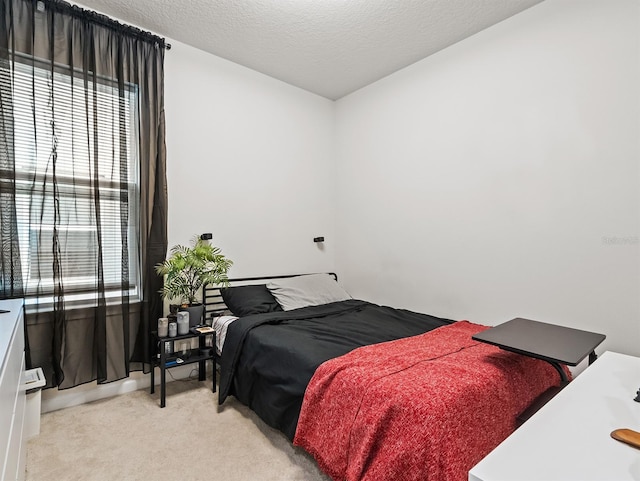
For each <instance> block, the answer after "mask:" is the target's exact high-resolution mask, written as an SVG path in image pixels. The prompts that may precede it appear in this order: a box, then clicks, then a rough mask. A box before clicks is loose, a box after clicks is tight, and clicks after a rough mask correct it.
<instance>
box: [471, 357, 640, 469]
mask: <svg viewBox="0 0 640 481" xmlns="http://www.w3.org/2000/svg"><path fill="white" fill-rule="evenodd" d="M638 388H640V358H637V357H633V356H627V355H624V354H618V353H615V352H605V353H604V354H603V355H602V356H600V358H599V359H598V360H597V361H596V362H595V363H594V364H593V365H591V366H589V367H588V368H587V369H586V370H585V371H584V372H583V373H582V374H580V375H579V376H577V377H576V379H575V380H573V381H572V382H570V383H569V385H568V386H567V387H565V388H564V389H563V390H562V391H560V393H558V395H557V396H556V397H554V398H553V399H552V400H551V401H549V402H548V403H547V404H546V405H545V406H544V407H542V409H540V411H538V412H537V413H536V414H534V415H533V416H532V417H531V418H530V419H529V420H528V421H527V422H525V423H524V424H523V425H522V426H521V427H520V428H519V429H517V430H516V431H515V432H514V433H513V434H512V435H511V436H509V437H508V438H507V439H506V440H504V441H503V442H502V444H500V445H499V446H498V447H497V448H496V449H494V450H493V451H492V452H491V453H489V455H488V456H487V457H485V458H484V459H483V460H482V461H480V463H478V464H477V465H476V466H475V467H474V468H473V469H472V470H471V471H470V472H469V481H560V480H562V481H626V480H634V481H638V480H640V450H638V449H636V448H634V447H632V446H628V445H626V444H623V443H621V442H619V441H616V440H614V439H612V438H611V437H610V433H611V431H613V430H614V429H619V428H627V429H633V430H634V431H640V403H639V402H635V401H634V400H633V398H634V397H635V396H636V391H637V390H638Z"/></svg>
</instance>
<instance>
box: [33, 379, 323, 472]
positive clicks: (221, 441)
mask: <svg viewBox="0 0 640 481" xmlns="http://www.w3.org/2000/svg"><path fill="white" fill-rule="evenodd" d="M210 379H211V378H210V377H208V380H207V381H206V382H198V381H196V380H186V381H175V382H171V383H169V384H167V406H166V407H165V408H164V409H161V408H160V407H159V406H160V404H159V389H156V393H155V394H153V395H151V394H149V391H148V390H141V391H135V392H132V393H129V394H123V395H120V396H116V397H113V398H110V399H105V400H101V401H95V402H92V403H89V404H84V405H81V406H76V407H72V408H68V409H63V410H60V411H55V412H51V413H47V414H43V415H42V418H41V427H40V434H39V435H38V436H37V437H35V438H34V439H32V440H30V441H29V442H28V444H27V476H26V479H27V481H49V480H55V481H66V480H69V481H71V480H78V481H80V480H82V481H93V480H95V481H101V480H109V481H129V480H145V481H149V480H158V481H160V480H166V481H197V480H207V481H212V480H221V481H245V480H259V481H329V479H330V478H329V477H327V476H326V475H324V474H323V473H322V472H321V471H320V470H319V469H318V467H317V465H316V464H315V462H314V461H313V459H312V458H311V457H310V456H309V455H308V454H307V453H306V452H304V451H303V450H301V449H299V448H296V447H294V446H293V445H292V444H291V443H290V442H289V441H288V439H287V438H286V437H285V436H284V435H283V434H281V433H280V432H278V431H276V430H274V429H271V428H270V427H268V426H266V425H265V424H264V423H263V422H262V421H261V420H259V419H258V418H257V416H256V415H255V414H254V413H253V412H251V411H250V410H249V409H247V408H246V407H244V406H242V405H240V403H238V402H237V401H236V400H235V398H229V399H228V400H227V401H226V403H225V406H223V407H221V408H218V398H217V395H216V394H213V393H212V392H211V381H210Z"/></svg>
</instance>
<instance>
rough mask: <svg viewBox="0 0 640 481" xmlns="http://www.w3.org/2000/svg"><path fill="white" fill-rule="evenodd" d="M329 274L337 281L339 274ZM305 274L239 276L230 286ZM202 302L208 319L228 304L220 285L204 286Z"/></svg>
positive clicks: (230, 280) (265, 281)
mask: <svg viewBox="0 0 640 481" xmlns="http://www.w3.org/2000/svg"><path fill="white" fill-rule="evenodd" d="M328 274H329V275H331V276H333V278H334V279H335V280H336V281H337V280H338V275H337V274H336V273H335V272H328ZM300 275H304V274H287V275H282V276H263V277H239V278H236V279H229V287H235V286H248V285H255V284H266V283H267V282H269V281H272V280H274V279H287V278H289V277H297V276H300ZM202 303H203V304H204V318H205V319H208V318H209V317H210V316H211V315H212V314H214V313H221V312H224V311H226V310H227V309H228V308H227V305H226V304H225V303H224V301H223V300H222V294H220V286H216V287H212V286H204V287H203V288H202Z"/></svg>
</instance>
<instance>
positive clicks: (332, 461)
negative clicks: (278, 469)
mask: <svg viewBox="0 0 640 481" xmlns="http://www.w3.org/2000/svg"><path fill="white" fill-rule="evenodd" d="M484 329H487V327H486V326H480V325H477V324H471V323H469V322H467V321H460V322H456V323H454V324H451V325H449V326H445V327H441V328H438V329H436V330H434V331H431V332H428V333H426V334H422V335H420V336H415V337H410V338H406V339H400V340H397V341H391V342H386V343H382V344H376V345H373V346H366V347H363V348H359V349H356V350H354V351H352V352H350V353H348V354H346V355H344V356H341V357H338V358H336V359H332V360H330V361H327V362H325V363H324V364H322V365H321V366H320V367H319V368H318V369H317V371H316V373H315V374H314V376H313V378H312V379H311V382H310V383H309V386H308V387H307V390H306V392H305V397H304V402H303V405H302V411H301V413H300V419H299V421H298V427H297V431H296V436H295V439H294V444H296V445H298V446H301V447H302V448H304V449H305V450H306V451H308V452H309V453H311V454H312V455H313V456H314V457H315V459H316V461H317V462H318V464H319V465H320V468H321V469H322V470H323V471H325V472H326V473H327V474H329V475H330V476H331V477H332V478H333V479H334V480H336V481H338V480H340V481H342V480H346V481H356V480H367V481H387V480H394V481H396V480H397V481H400V480H407V481H409V480H416V481H417V480H421V481H425V480H428V481H463V480H466V479H467V476H468V475H467V473H468V471H469V470H470V469H471V468H472V467H473V466H474V465H475V464H476V463H477V462H479V461H480V460H481V459H482V458H483V457H484V456H486V455H487V454H488V453H489V452H490V451H491V450H492V449H493V448H495V447H496V446H497V445H498V444H499V443H500V442H501V441H502V440H504V439H505V438H506V437H507V436H508V435H509V434H510V433H511V432H513V430H514V429H515V422H516V421H515V420H516V416H517V415H518V414H520V413H521V412H522V411H524V409H526V408H527V407H528V406H529V404H530V403H531V402H532V401H533V400H534V399H535V398H536V397H537V396H538V395H539V394H541V393H542V392H544V391H545V390H546V389H548V388H549V387H551V386H553V385H558V384H559V381H560V380H559V376H558V373H557V371H556V370H555V369H554V368H553V367H552V366H551V365H549V364H548V363H546V362H543V361H538V360H535V359H532V358H528V357H525V356H521V355H518V354H513V353H508V352H505V351H501V350H500V349H498V348H496V347H493V346H490V345H488V344H483V343H479V342H476V341H473V340H472V339H471V336H472V334H475V333H476V332H480V331H482V330H484Z"/></svg>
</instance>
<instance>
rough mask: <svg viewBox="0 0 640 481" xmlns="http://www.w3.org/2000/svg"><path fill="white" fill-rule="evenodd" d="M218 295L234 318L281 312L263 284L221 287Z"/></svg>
mask: <svg viewBox="0 0 640 481" xmlns="http://www.w3.org/2000/svg"><path fill="white" fill-rule="evenodd" d="M220 294H222V299H223V300H224V303H225V304H226V305H227V307H228V308H229V310H230V311H231V312H232V313H233V315H234V316H238V317H242V316H250V315H252V314H263V313H265V312H275V311H281V310H282V307H280V304H278V301H276V298H275V297H273V295H272V294H271V292H269V289H267V286H266V285H265V284H258V285H255V286H238V287H223V288H221V289H220Z"/></svg>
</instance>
